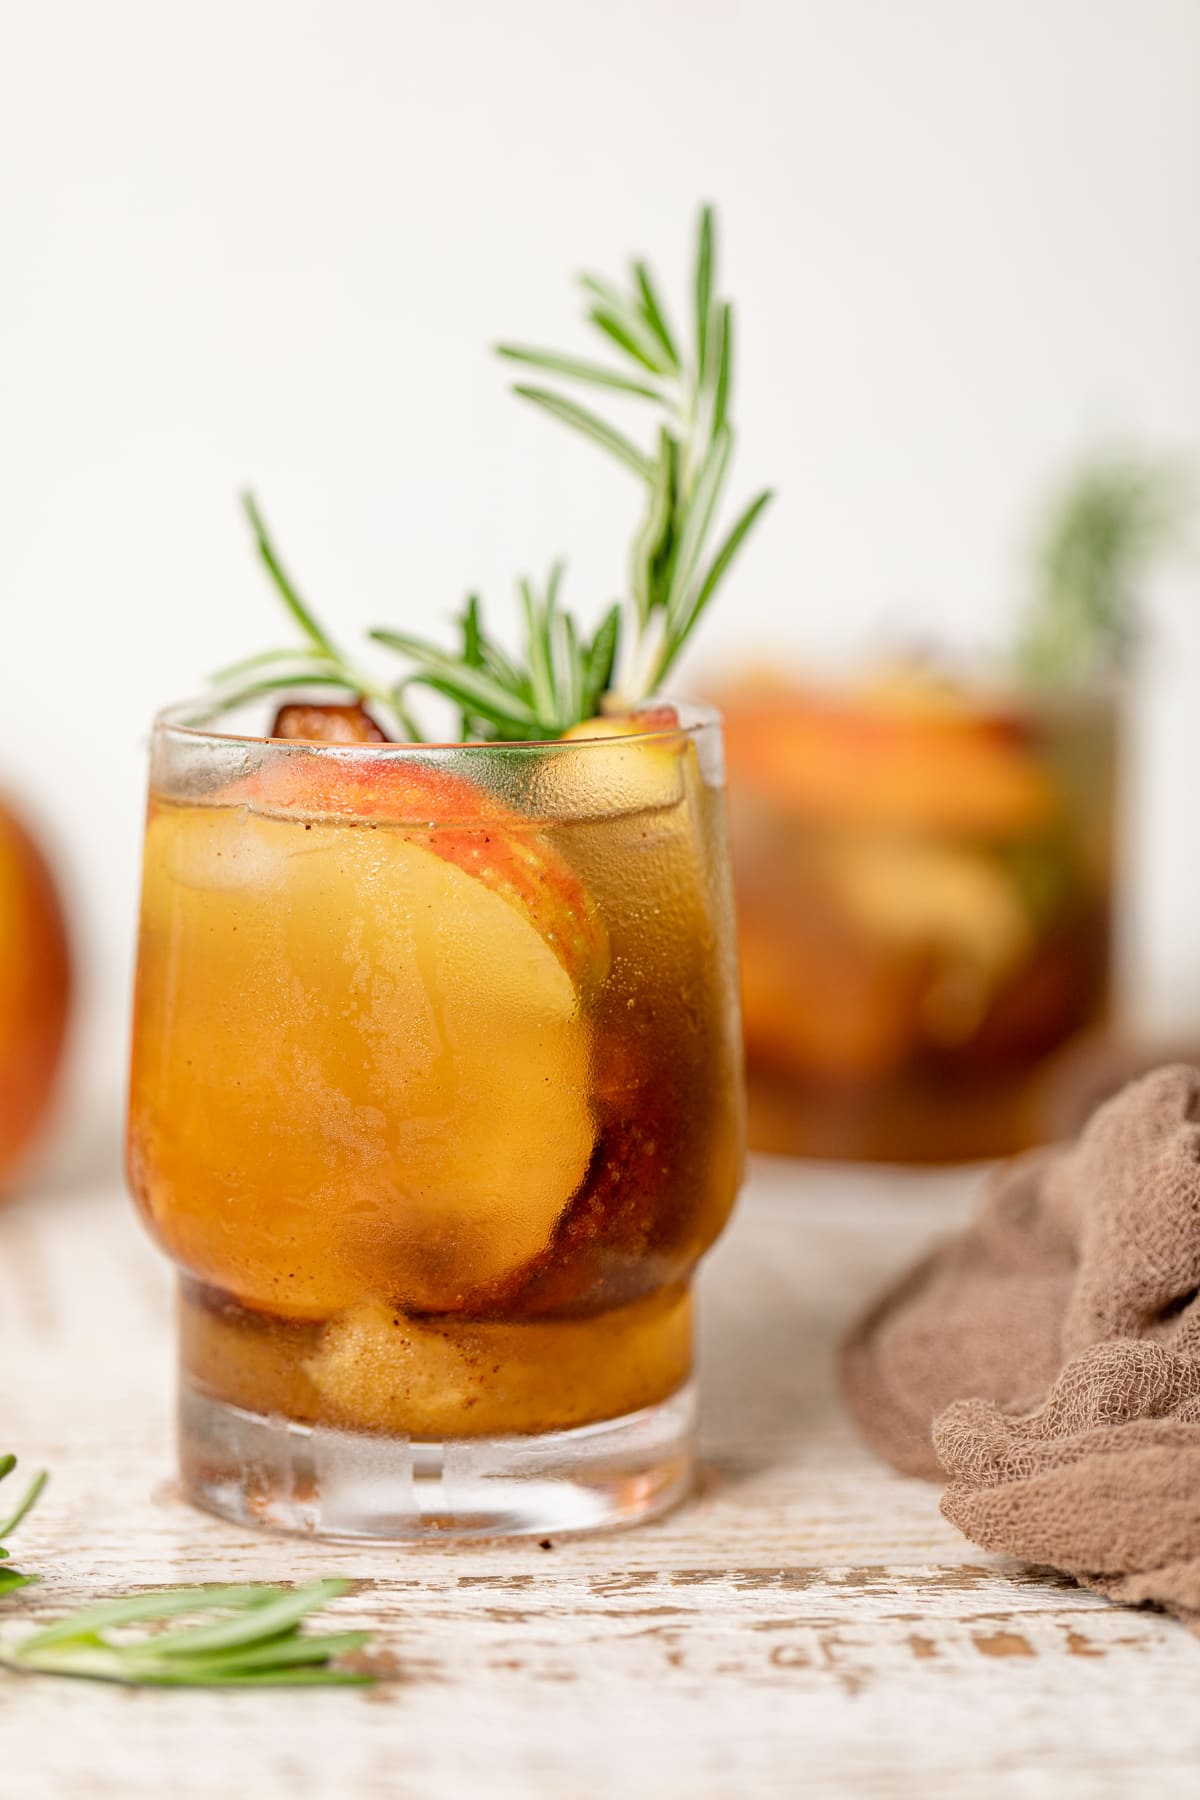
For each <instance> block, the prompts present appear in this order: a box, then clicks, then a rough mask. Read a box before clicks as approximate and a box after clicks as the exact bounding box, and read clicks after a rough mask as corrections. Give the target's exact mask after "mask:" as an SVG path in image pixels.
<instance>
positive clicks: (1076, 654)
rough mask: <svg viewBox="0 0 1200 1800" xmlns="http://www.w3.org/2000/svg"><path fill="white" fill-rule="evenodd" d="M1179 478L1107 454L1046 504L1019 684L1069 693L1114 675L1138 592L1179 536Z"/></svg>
mask: <svg viewBox="0 0 1200 1800" xmlns="http://www.w3.org/2000/svg"><path fill="white" fill-rule="evenodd" d="M1188 500H1189V495H1188V492H1187V482H1186V480H1185V477H1184V474H1183V471H1182V470H1181V469H1180V468H1178V467H1176V466H1174V465H1170V464H1167V463H1165V462H1152V461H1150V460H1149V459H1147V458H1144V457H1140V456H1137V455H1134V454H1132V453H1130V454H1119V453H1113V454H1108V455H1105V456H1101V457H1098V458H1095V459H1093V460H1092V461H1090V462H1088V463H1087V464H1085V465H1084V467H1083V468H1082V469H1080V470H1079V471H1078V473H1077V474H1076V475H1075V476H1074V477H1073V478H1072V479H1071V480H1070V481H1069V482H1068V483H1067V484H1066V486H1065V487H1064V488H1063V490H1062V491H1061V493H1060V494H1058V495H1057V496H1056V498H1055V499H1054V501H1053V503H1052V505H1051V507H1050V510H1049V512H1048V514H1047V516H1046V519H1045V522H1044V525H1043V527H1042V531H1041V535H1040V538H1039V540H1038V542H1037V544H1036V546H1035V555H1034V592H1033V597H1032V602H1031V604H1030V607H1029V611H1028V614H1027V617H1026V620H1025V625H1024V629H1023V631H1022V634H1021V636H1020V638H1019V640H1018V644H1017V653H1016V663H1017V671H1018V674H1019V675H1020V676H1021V677H1022V678H1023V679H1025V680H1026V681H1030V682H1034V683H1040V684H1053V685H1056V686H1067V685H1078V684H1080V683H1083V682H1086V681H1088V680H1091V679H1095V678H1097V677H1100V678H1103V677H1104V676H1107V675H1111V674H1114V673H1115V672H1116V671H1117V670H1118V669H1119V668H1120V667H1121V665H1122V663H1123V662H1124V660H1125V658H1126V656H1127V654H1128V652H1129V649H1130V648H1131V646H1132V644H1133V642H1134V640H1135V638H1136V633H1137V623H1138V618H1137V599H1138V595H1137V589H1138V584H1139V582H1140V581H1141V580H1142V579H1143V578H1144V577H1145V575H1146V573H1147V571H1148V570H1149V568H1150V567H1151V565H1152V564H1153V563H1154V561H1155V560H1156V559H1157V558H1158V557H1160V556H1161V555H1162V554H1163V553H1164V552H1165V551H1166V550H1167V549H1168V548H1169V547H1170V546H1171V545H1172V544H1173V543H1174V542H1175V541H1176V540H1177V539H1178V538H1179V537H1180V536H1181V534H1182V530H1183V526H1184V522H1185V519H1186V515H1187V511H1188Z"/></svg>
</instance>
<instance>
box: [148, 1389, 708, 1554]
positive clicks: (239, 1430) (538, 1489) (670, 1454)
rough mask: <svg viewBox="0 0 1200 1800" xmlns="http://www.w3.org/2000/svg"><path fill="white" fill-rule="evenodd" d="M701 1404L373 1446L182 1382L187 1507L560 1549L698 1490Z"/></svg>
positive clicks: (370, 1533) (360, 1532) (672, 1401)
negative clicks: (552, 1541) (554, 1540)
mask: <svg viewBox="0 0 1200 1800" xmlns="http://www.w3.org/2000/svg"><path fill="white" fill-rule="evenodd" d="M695 1415H696V1396H695V1387H694V1385H693V1384H691V1383H689V1384H688V1385H687V1386H685V1387H682V1388H680V1389H679V1390H678V1391H677V1392H676V1393H674V1394H672V1395H671V1396H670V1398H669V1399H667V1400H664V1401H662V1402H661V1403H660V1404H659V1405H657V1406H649V1407H646V1408H644V1409H643V1410H642V1411H641V1412H635V1413H627V1414H626V1415H625V1416H624V1418H620V1419H606V1420H603V1421H601V1422H600V1423H599V1424H596V1425H581V1426H577V1427H576V1428H574V1429H573V1430H570V1431H551V1432H546V1433H543V1434H538V1435H533V1434H530V1435H524V1436H513V1437H491V1438H457V1439H444V1440H442V1441H441V1442H438V1443H429V1442H422V1441H417V1440H414V1439H412V1438H401V1437H376V1436H368V1435H367V1434H365V1433H359V1432H350V1431H340V1430H335V1429H333V1428H331V1427H329V1426H323V1425H297V1424H294V1423H293V1422H292V1421H291V1420H288V1419H283V1418H278V1417H270V1416H267V1415H265V1414H261V1413H252V1412H246V1411H244V1410H243V1409H242V1408H241V1407H237V1406H230V1405H228V1404H227V1403H225V1402H223V1401H220V1400H214V1399H211V1398H210V1397H209V1396H208V1395H206V1394H202V1393H200V1392H199V1391H198V1390H197V1389H195V1388H193V1387H191V1386H190V1385H188V1384H187V1383H186V1382H185V1383H184V1385H183V1386H182V1387H181V1390H180V1399H179V1466H180V1471H181V1474H182V1479H183V1489H184V1493H185V1495H186V1497H187V1498H188V1499H189V1500H191V1501H192V1502H193V1503H194V1504H195V1505H197V1506H200V1507H203V1508H204V1509H205V1510H206V1511H208V1512H214V1513H218V1514H219V1515H220V1516H221V1517H222V1518H225V1519H232V1520H235V1521H236V1522H237V1523H238V1524H240V1525H262V1526H267V1527H270V1528H273V1529H274V1530H276V1531H292V1532H303V1533H305V1534H306V1535H309V1536H317V1537H337V1538H365V1539H377V1540H379V1541H381V1542H392V1543H403V1542H406V1541H412V1540H420V1539H425V1540H430V1539H438V1540H447V1539H456V1538H490V1537H539V1538H540V1537H558V1536H561V1535H562V1534H563V1533H565V1532H579V1531H602V1530H606V1529H610V1528H612V1527H615V1526H621V1525H634V1524H637V1523H639V1522H641V1521H642V1520H645V1519H653V1518H656V1517H658V1515H659V1514H660V1513H664V1512H666V1511H667V1510H668V1509H669V1508H670V1507H672V1506H674V1505H676V1504H677V1503H678V1502H679V1501H680V1500H682V1499H683V1498H684V1497H685V1496H686V1495H687V1493H688V1491H689V1490H690V1488H691V1485H692V1477H693V1469H694V1448H693V1446H694V1435H695Z"/></svg>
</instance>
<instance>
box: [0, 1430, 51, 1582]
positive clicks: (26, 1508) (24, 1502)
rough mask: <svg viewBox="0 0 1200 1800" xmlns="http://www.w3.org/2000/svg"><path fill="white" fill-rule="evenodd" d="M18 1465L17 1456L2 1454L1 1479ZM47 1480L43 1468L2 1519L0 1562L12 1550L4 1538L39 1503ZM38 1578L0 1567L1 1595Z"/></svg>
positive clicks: (0, 1525)
mask: <svg viewBox="0 0 1200 1800" xmlns="http://www.w3.org/2000/svg"><path fill="white" fill-rule="evenodd" d="M16 1466H17V1459H16V1457H15V1456H12V1455H4V1456H0V1481H4V1480H5V1479H6V1478H7V1477H8V1476H9V1475H11V1474H12V1472H13V1470H14V1469H15V1468H16ZM46 1481H47V1476H46V1472H45V1470H44V1469H43V1470H42V1471H41V1472H40V1473H39V1474H37V1475H35V1476H34V1478H33V1480H32V1481H31V1482H30V1483H29V1486H28V1487H27V1488H26V1490H25V1492H24V1494H23V1495H22V1496H21V1498H20V1500H18V1502H17V1504H16V1506H15V1508H14V1509H13V1511H12V1512H11V1513H9V1515H8V1517H7V1518H6V1519H4V1520H3V1521H0V1562H7V1561H8V1560H9V1557H10V1552H9V1550H8V1548H7V1546H6V1544H5V1541H4V1540H5V1539H6V1538H10V1537H11V1536H12V1534H13V1532H14V1531H15V1530H16V1529H17V1526H18V1525H19V1524H20V1523H21V1520H22V1519H23V1518H24V1517H25V1515H26V1514H27V1513H28V1512H31V1511H32V1509H33V1508H34V1507H35V1506H36V1505H37V1502H38V1497H39V1495H40V1494H41V1491H42V1489H43V1488H44V1487H45V1485H46ZM36 1579H37V1577H36V1576H34V1575H22V1574H20V1572H19V1571H18V1570H16V1569H0V1596H3V1595H4V1594H11V1593H15V1591H16V1589H17V1588H20V1587H27V1586H28V1585H29V1583H30V1582H32V1581H35V1580H36Z"/></svg>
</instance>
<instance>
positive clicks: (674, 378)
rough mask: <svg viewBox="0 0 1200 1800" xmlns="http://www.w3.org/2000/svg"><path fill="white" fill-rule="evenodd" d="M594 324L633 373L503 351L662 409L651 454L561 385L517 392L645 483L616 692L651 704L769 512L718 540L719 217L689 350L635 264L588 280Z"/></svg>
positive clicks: (729, 446)
mask: <svg viewBox="0 0 1200 1800" xmlns="http://www.w3.org/2000/svg"><path fill="white" fill-rule="evenodd" d="M581 285H582V288H583V291H584V294H585V296H586V298H587V318H588V321H589V323H590V324H591V325H592V326H593V327H594V328H595V329H596V330H597V331H598V332H600V333H601V334H602V336H603V337H604V338H606V339H607V340H608V342H609V343H610V344H611V345H615V346H616V348H617V349H618V350H619V351H620V352H621V353H622V354H623V355H624V356H625V358H626V359H627V362H628V363H629V364H630V365H632V367H631V368H630V369H626V370H623V371H622V370H613V369H610V368H609V367H608V366H607V365H604V364H600V363H592V362H583V361H581V360H580V359H579V358H577V357H574V356H568V355H565V354H561V353H559V352H557V351H551V350H540V349H531V348H529V347H528V346H526V345H523V344H512V343H506V344H500V345H498V346H497V351H498V354H499V355H500V356H502V357H505V358H507V359H508V360H509V361H511V362H516V363H520V364H522V365H524V366H525V367H528V368H534V369H538V370H545V371H547V372H548V373H550V374H552V375H556V376H558V377H559V378H560V379H561V380H565V381H568V382H584V383H586V384H590V385H593V386H603V387H610V388H618V389H621V390H623V391H624V392H626V393H629V394H633V395H635V396H637V397H639V398H642V399H647V400H651V401H653V402H654V404H655V406H656V408H657V409H658V412H659V415H660V416H659V418H658V421H657V428H656V432H655V442H654V447H653V449H652V450H651V451H650V452H649V453H647V452H644V451H643V450H642V449H640V448H639V446H638V445H636V444H635V443H633V442H632V441H631V440H630V439H629V438H627V437H626V436H625V435H624V434H623V433H622V432H619V431H618V430H617V429H616V428H615V427H614V426H612V425H610V424H609V423H608V421H607V420H605V419H602V418H600V417H599V416H597V415H596V414H595V413H593V412H591V411H589V410H588V409H587V408H585V407H583V406H581V405H579V404H578V402H576V401H575V400H574V399H572V398H569V397H568V396H565V395H563V394H562V393H560V392H559V391H558V390H557V389H556V388H550V387H546V386H544V385H541V384H537V385H531V384H529V383H525V382H518V383H517V384H516V385H515V387H514V390H513V391H514V392H515V393H517V394H519V395H520V396H521V397H522V398H523V399H525V400H527V401H529V402H530V403H531V404H532V405H534V406H537V407H539V408H540V409H541V410H542V411H543V412H546V413H548V414H549V415H550V416H551V417H552V418H554V419H556V420H558V421H559V422H560V423H561V424H564V425H568V426H570V427H571V428H572V429H573V430H575V431H577V432H580V433H581V434H582V435H583V436H584V437H586V438H588V439H589V440H590V441H591V442H592V443H595V444H597V445H599V446H600V448H601V449H604V450H607V451H608V452H609V453H610V454H611V455H613V456H615V457H616V458H617V460H618V461H619V462H621V463H623V464H624V465H625V466H626V467H627V468H629V469H630V470H631V471H632V472H633V473H634V474H635V475H637V476H638V477H639V479H640V480H641V481H642V482H643V484H644V486H645V488H646V495H645V501H644V510H643V515H642V519H641V523H640V525H639V527H638V530H637V532H636V535H635V538H634V546H633V554H632V558H631V567H630V573H629V586H630V591H629V595H628V597H627V600H626V602H625V605H624V607H623V609H622V611H623V615H624V620H625V624H626V629H625V631H624V633H623V637H624V646H623V656H622V662H621V669H620V673H619V677H618V682H617V686H618V689H619V692H620V694H621V696H622V698H624V699H625V700H627V701H630V702H633V701H637V700H641V699H644V698H645V697H646V695H648V694H651V693H653V692H654V691H655V690H656V689H657V688H658V687H659V685H660V684H661V683H662V682H663V681H664V680H665V678H666V676H667V675H668V674H669V673H670V671H671V669H672V668H673V666H674V664H675V662H676V660H677V659H678V657H679V654H680V652H681V651H682V649H683V646H684V644H685V643H686V642H687V640H688V638H689V637H690V636H691V634H692V632H693V631H694V630H695V627H696V624H697V621H698V620H699V619H700V617H701V615H702V613H703V612H704V609H705V607H706V606H707V605H708V603H709V602H710V600H711V599H712V597H713V594H714V593H715V592H716V589H717V587H718V585H719V583H720V581H721V579H722V577H723V576H724V574H725V572H726V570H727V569H728V568H729V565H730V564H731V563H732V561H733V559H734V557H735V556H736V555H737V552H738V550H739V549H740V548H741V546H742V544H743V543H744V542H745V540H746V537H747V536H748V535H749V533H750V531H751V529H752V528H753V526H754V524H755V522H756V520H757V519H758V517H759V515H760V513H761V512H762V511H763V508H764V507H765V506H766V505H767V504H768V502H769V501H770V499H771V491H770V489H764V490H763V491H762V492H761V493H759V494H757V495H755V497H754V498H753V499H752V500H751V501H750V502H749V503H748V504H747V505H746V506H744V507H743V508H742V510H741V511H740V513H739V514H738V515H737V517H736V518H735V520H734V521H733V523H732V525H730V527H729V528H728V530H727V531H726V532H725V534H724V536H723V537H722V538H721V540H720V541H719V543H717V545H716V546H715V548H714V547H712V545H711V539H712V533H713V530H714V527H715V524H716V519H717V514H718V510H719V507H720V502H721V499H722V496H723V490H724V485H725V480H726V477H727V475H728V472H729V467H730V462H731V459H732V455H733V445H734V432H733V426H732V424H731V422H730V417H729V407H730V400H731V396H732V389H733V345H734V315H733V306H732V304H731V303H730V302H729V301H728V300H723V299H722V298H721V296H720V294H719V293H718V291H717V286H716V220H715V215H714V213H713V209H712V207H710V206H706V207H704V208H703V210H702V211H701V214H700V224H699V229H698V232H697V238H696V253H695V262H694V268H693V276H692V309H691V310H692V322H691V324H692V328H691V342H690V347H689V348H686V349H684V348H681V347H680V346H681V344H682V342H683V340H682V339H680V338H679V337H678V336H677V334H676V333H675V332H674V331H673V330H672V328H671V325H670V324H669V323H668V315H667V311H666V308H665V307H664V305H663V303H662V300H661V299H660V297H659V291H658V286H657V283H656V282H655V279H654V277H653V275H652V274H651V272H650V269H649V267H648V266H647V264H646V263H644V262H635V263H634V265H633V269H632V276H631V280H630V283H629V284H628V286H627V287H624V288H622V287H620V286H618V285H617V284H615V283H612V282H609V281H605V280H601V279H600V278H599V277H597V276H594V275H585V276H583V277H582V280H581Z"/></svg>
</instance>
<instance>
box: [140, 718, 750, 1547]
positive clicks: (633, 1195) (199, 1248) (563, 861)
mask: <svg viewBox="0 0 1200 1800" xmlns="http://www.w3.org/2000/svg"><path fill="white" fill-rule="evenodd" d="M664 717H665V718H667V719H672V720H674V721H676V722H675V723H671V724H663V723H662V721H663V719H664ZM743 1135H744V1134H743V1094H742V1075H741V1040H740V1030H739V1019H738V1002H737V973H736V957H735V948H734V933H733V913H732V902H731V886H730V875H729V859H728V853H727V839H726V825H725V811H724V795H723V783H722V755H721V732H720V721H719V717H718V715H717V714H715V713H714V712H712V711H710V710H708V709H705V708H700V707H686V706H679V707H677V708H675V709H674V710H673V712H667V713H666V714H665V715H664V713H663V712H662V710H661V709H660V710H657V711H655V712H654V713H653V714H648V715H647V722H646V726H645V728H644V729H640V728H637V722H636V721H633V722H632V728H631V723H630V722H626V723H624V724H623V726H622V733H621V734H620V735H612V736H596V737H591V738H588V737H585V738H577V739H575V740H573V741H570V742H552V743H536V744H502V745H496V744H451V745H436V746H430V745H417V746H413V745H391V744H384V745H378V744H371V745H334V744H316V743H312V744H309V743H295V742H284V741H282V740H278V739H270V738H263V737H253V736H249V735H236V734H235V733H234V732H232V731H231V730H228V729H225V728H222V727H221V726H220V725H218V724H214V723H213V722H212V721H210V720H206V719H204V718H203V717H201V718H200V720H199V721H197V720H196V719H195V718H194V716H193V715H192V714H189V713H188V712H187V710H186V709H175V710H172V711H168V712H167V713H165V714H163V715H162V716H161V717H160V718H159V719H158V721H157V723H156V726H155V730H154V738H153V752H152V766H151V776H150V800H149V811H148V818H147V825H146V843H145V865H144V880H143V891H142V906H141V922H140V935H139V948H138V968H137V982H136V993H135V1001H134V1028H133V1050H132V1073H131V1081H130V1104H129V1140H128V1166H129V1181H130V1186H131V1189H132V1192H133V1195H134V1198H135V1200H136V1202H137V1205H138V1207H139V1208H140V1210H141V1213H142V1216H143V1218H144V1219H145V1221H146V1224H147V1226H148V1227H149V1229H150V1231H151V1233H152V1234H153V1236H154V1237H155V1238H156V1240H157V1241H158V1243H159V1244H160V1246H161V1247H162V1248H163V1249H164V1250H165V1251H166V1253H167V1254H168V1255H169V1256H170V1257H171V1259H172V1260H173V1262H174V1263H175V1265H176V1267H177V1269H178V1272H179V1355H180V1386H179V1446H180V1450H179V1454H180V1463H181V1470H182V1479H183V1485H184V1489H185V1491H186V1493H187V1495H188V1497H189V1498H190V1499H191V1500H193V1501H194V1502H196V1503H197V1504H199V1505H201V1506H203V1507H206V1508H208V1509H210V1510H211V1511H214V1512H217V1513H220V1514H222V1515H224V1516H226V1517H228V1518H233V1519H236V1520H238V1521H240V1522H261V1523H263V1524H266V1525H271V1526H275V1527H278V1528H282V1529H287V1530H295V1531H304V1532H309V1533H325V1534H329V1535H337V1536H350V1537H355V1536H359V1537H367V1538H383V1539H406V1538H414V1537H426V1536H431V1535H450V1536H454V1535H457V1536H490V1535H503V1534H525V1533H532V1534H537V1535H545V1534H548V1533H554V1532H562V1531H571V1530H580V1529H593V1528H596V1527H601V1526H607V1525H614V1524H618V1523H625V1522H629V1521H632V1520H635V1519H639V1518H646V1517H650V1516H652V1515H654V1514H656V1513H659V1512H661V1511H663V1510H665V1509H666V1508H667V1507H668V1506H669V1505H671V1504H672V1503H673V1502H675V1501H676V1500H677V1499H678V1498H680V1496H681V1495H683V1494H684V1493H685V1492H686V1491H687V1488H688V1485H689V1482H690V1477H691V1470H692V1457H693V1432H694V1386H693V1382H692V1298H691V1283H692V1277H693V1274H694V1272H695V1269H696V1265H697V1262H698V1261H699V1259H700V1257H701V1256H702V1255H703V1253H704V1252H705V1251H706V1250H707V1248H708V1247H709V1245H710V1244H712V1242H713V1240H714V1239H715V1238H716V1236H717V1234H718V1233H719V1232H720V1230H721V1228H722V1226H723V1225H724V1223H725V1220H726V1218H727V1217H728V1215H729V1211H730V1208H731V1207H732V1205H733V1201H734V1198H735V1195H736V1191H737V1187H738V1183H739V1179H740V1173H741V1165H742V1156H743Z"/></svg>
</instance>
